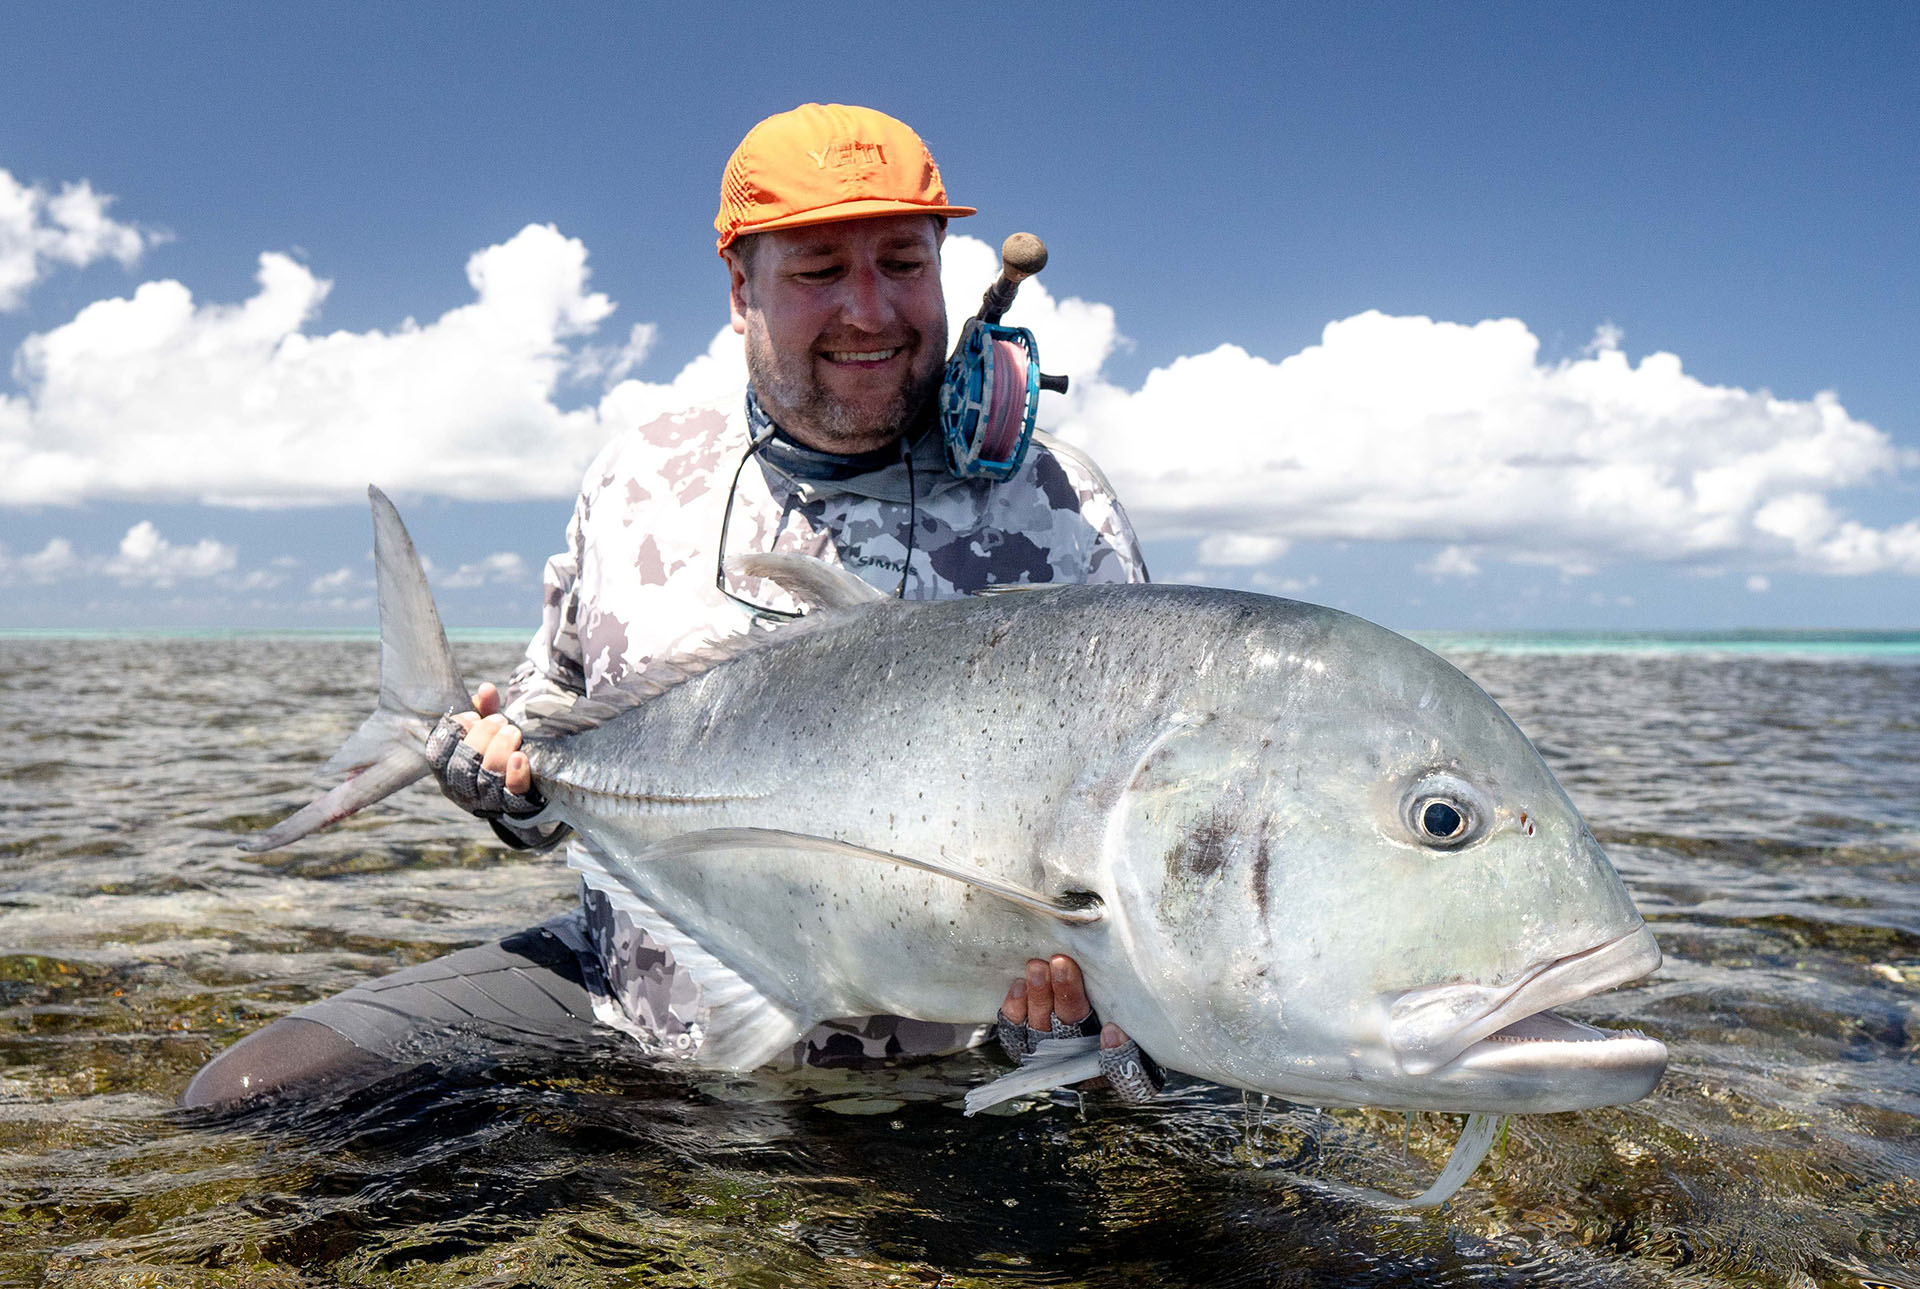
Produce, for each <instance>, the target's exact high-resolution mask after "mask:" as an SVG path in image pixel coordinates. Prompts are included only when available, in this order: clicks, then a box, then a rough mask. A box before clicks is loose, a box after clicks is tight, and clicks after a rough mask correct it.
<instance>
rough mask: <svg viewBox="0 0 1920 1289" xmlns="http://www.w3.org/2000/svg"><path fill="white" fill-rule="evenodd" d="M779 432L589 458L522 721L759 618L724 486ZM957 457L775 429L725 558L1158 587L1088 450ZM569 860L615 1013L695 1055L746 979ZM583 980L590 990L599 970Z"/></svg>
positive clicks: (958, 588) (670, 420) (889, 1042)
mask: <svg viewBox="0 0 1920 1289" xmlns="http://www.w3.org/2000/svg"><path fill="white" fill-rule="evenodd" d="M770 435H773V426H772V425H771V423H770V422H768V421H767V420H766V418H765V415H764V413H762V412H761V411H760V409H759V406H758V404H757V403H756V402H755V401H754V400H753V398H752V396H751V395H749V396H748V398H747V400H746V405H745V406H744V407H742V408H739V409H738V410H735V411H733V412H726V411H722V410H720V409H716V408H706V409H699V410H695V411H691V412H687V413H684V414H677V415H673V416H666V417H662V418H661V419H659V420H657V421H654V422H652V423H651V424H648V425H645V426H642V427H640V428H639V429H636V430H633V431H631V432H629V433H626V434H623V435H621V436H619V437H618V438H616V439H614V440H613V441H612V442H611V443H609V444H608V445H607V447H606V448H605V449H604V450H603V451H602V452H601V453H600V455H599V457H598V458H596V459H595V461H594V462H593V464H592V465H591V466H590V467H588V469H587V474H586V479H585V482H584V484H583V485H582V488H581V492H580V497H579V500H578V501H577V502H576V503H575V505H574V512H573V519H572V522H571V523H570V524H569V525H568V528H567V549H566V550H565V551H563V552H561V553H560V554H558V555H555V556H554V557H553V558H552V559H550V560H548V561H547V566H546V575H545V592H546V594H545V602H544V612H543V616H542V622H541V627H540V630H539V632H538V633H537V634H536V635H535V636H534V638H533V642H532V643H531V644H530V645H529V646H528V648H527V657H526V661H525V662H524V663H522V664H521V666H520V668H519V669H518V670H517V671H516V672H515V673H514V676H513V680H512V682H511V683H510V685H509V688H508V696H507V697H508V706H507V714H508V716H509V717H510V718H512V719H513V720H515V721H518V722H522V723H531V722H535V721H537V720H538V719H539V718H541V717H543V716H546V715H549V714H551V713H553V712H555V711H558V710H562V709H564V708H565V707H566V706H568V705H570V704H571V703H572V702H573V700H574V699H575V698H577V697H578V696H580V695H582V694H586V695H592V694H593V693H595V691H597V690H599V689H601V688H603V687H605V686H608V685H611V684H614V683H616V682H618V681H619V680H620V679H621V678H623V677H624V676H626V675H628V674H629V673H630V672H634V671H637V670H640V669H642V668H644V667H645V666H646V665H647V664H648V662H649V661H650V660H652V659H654V658H657V657H671V656H672V655H674V654H676V653H680V652H683V651H686V650H689V649H693V648H696V647H698V646H700V645H703V644H707V643H711V642H713V641H716V640H721V639H724V638H726V637H728V636H732V635H736V634H738V633H740V632H742V631H745V630H748V629H749V628H750V627H751V626H752V624H753V621H754V615H753V614H752V613H751V611H750V610H748V609H746V608H743V607H742V606H741V605H739V604H736V603H734V602H733V601H731V600H729V599H727V597H726V596H724V595H722V594H721V593H720V591H719V590H718V589H717V588H716V587H715V585H714V571H715V567H716V560H717V558H718V539H719V536H720V526H721V518H722V514H723V512H724V511H725V510H726V505H727V499H728V491H729V487H728V485H729V483H730V482H731V481H732V480H733V478H734V472H735V469H736V468H737V467H740V463H741V460H742V457H743V454H744V453H745V452H746V450H747V448H748V446H749V444H750V443H751V442H753V441H755V440H757V439H760V438H765V437H767V436H770ZM941 454H942V446H941V444H940V442H939V436H938V435H937V434H934V433H929V434H926V435H923V436H922V437H921V438H920V439H919V441H918V442H917V444H916V445H915V446H914V448H913V450H912V455H911V461H910V462H909V460H907V459H905V458H904V455H903V453H902V451H901V449H900V447H899V446H897V445H896V446H895V447H891V448H887V449H885V450H883V451H882V452H879V453H874V454H869V455H868V456H865V457H855V458H847V457H833V456H828V455H826V454H823V453H818V452H813V451H811V450H810V449H807V448H805V447H802V446H800V445H799V444H796V443H794V442H792V441H791V440H788V439H786V438H785V437H784V436H783V435H773V437H770V438H768V441H767V443H766V444H765V446H764V447H763V448H762V450H761V451H760V452H757V453H756V454H755V455H754V456H753V457H752V458H750V459H748V460H747V461H746V463H745V465H744V467H742V468H740V470H739V482H738V485H737V487H736V488H735V489H734V490H733V508H732V512H731V516H730V518H729V519H728V527H727V550H726V554H727V555H728V556H733V555H740V554H747V553H751V552H756V551H791V552H796V553H801V554H806V555H811V556H814V557H816V558H819V559H823V560H826V561H828V562H830V563H834V564H838V565H841V566H842V567H845V568H847V569H849V570H851V571H852V572H854V573H855V574H857V575H858V576H859V577H861V578H862V579H863V580H865V581H867V582H868V583H870V584H872V585H873V586H875V587H877V588H879V589H881V590H883V591H885V592H887V593H888V594H893V593H894V592H895V591H896V590H900V589H901V588H902V587H903V585H904V594H905V596H906V598H908V599H939V598H947V597H952V596H958V595H965V594H968V593H970V592H974V591H978V590H980V589H981V588H983V587H988V586H996V585H1008V584H1017V583H1036V582H1038V583H1045V582H1143V581H1145V580H1146V578H1147V571H1146V566H1145V564H1144V563H1143V561H1142V559H1141V556H1140V550H1139V546H1138V544H1137V543H1136V542H1135V540H1134V536H1133V530H1132V527H1131V525H1129V523H1128V522H1127V517H1126V512H1125V511H1123V510H1122V509H1121V507H1120V503H1119V501H1118V500H1117V499H1116V498H1115V497H1114V495H1113V493H1112V490H1111V488H1110V487H1109V486H1108V484H1107V482H1106V480H1105V478H1104V477H1103V476H1102V475H1101V473H1100V471H1099V469H1098V467H1096V466H1095V465H1094V464H1093V463H1092V462H1091V461H1089V460H1088V459H1086V458H1085V457H1084V456H1082V455H1080V454H1079V453H1078V452H1076V451H1075V450H1073V449H1071V448H1068V447H1066V446H1065V445H1062V444H1058V443H1053V442H1050V441H1048V440H1046V439H1045V437H1044V436H1040V435H1036V436H1035V442H1034V445H1033V447H1032V449H1031V450H1030V451H1029V452H1028V453H1027V457H1026V460H1025V461H1024V462H1023V463H1022V465H1021V467H1020V470H1019V472H1018V473H1017V474H1015V475H1014V477H1013V478H1011V479H1009V480H1007V481H1006V482H1004V483H991V482H988V481H986V480H978V479H967V480H963V479H957V478H955V477H954V476H953V475H951V474H949V473H948V472H947V470H946V467H945V464H944V462H943V460H942V455H941ZM910 486H911V489H912V491H911V494H910V493H909V487H910ZM910 495H911V497H912V501H911V502H910V501H909V496H910ZM903 576H904V583H903ZM727 585H728V589H729V590H731V591H732V592H733V593H734V594H736V595H738V596H740V597H742V598H743V599H746V600H749V601H751V602H753V603H754V604H757V605H760V606H763V607H766V608H770V609H778V610H786V611H797V610H799V609H800V608H802V607H803V606H801V605H799V604H797V603H795V602H794V601H793V600H792V599H791V598H790V597H789V596H788V595H787V594H786V592H784V591H783V590H781V589H780V588H778V587H776V586H774V585H773V584H771V583H768V582H764V581H762V580H760V579H752V578H740V577H736V576H734V575H732V574H729V578H728V584H727ZM574 846H575V847H576V848H577V847H578V846H579V843H578V842H577V841H576V842H575V843H574ZM571 854H572V858H571V860H570V863H571V865H572V866H573V867H575V868H576V869H579V870H581V872H582V874H583V885H582V897H583V901H582V902H583V912H584V916H583V918H582V919H581V920H580V922H579V923H578V924H577V925H578V928H579V929H578V932H577V934H576V935H575V936H571V937H569V938H574V939H577V940H579V941H581V942H582V946H583V948H584V950H585V951H586V952H587V953H589V954H590V955H591V956H592V957H593V958H595V959H597V965H598V967H599V972H598V974H599V975H600V976H602V977H603V980H601V981H599V982H594V983H596V987H597V986H598V985H602V984H603V985H604V987H605V989H604V993H603V995H602V997H601V999H600V1002H601V1006H600V1007H599V1008H598V1012H599V1015H600V1019H601V1020H603V1021H604V1022H606V1023H609V1024H611V1025H613V1026H615V1027H616V1028H619V1029H621V1030H624V1031H626V1032H627V1033H629V1034H632V1035H633V1036H634V1037H635V1038H637V1039H639V1040H640V1041H641V1042H643V1043H644V1044H646V1045H647V1046H648V1047H649V1048H651V1049H653V1050H656V1051H659V1052H662V1053H666V1054H673V1055H681V1056H688V1057H693V1056H697V1055H698V1053H699V1049H700V1047H701V1044H702V1042H703V1041H704V1038H705V1025H706V1012H707V1009H706V1008H705V1007H704V1006H703V1005H702V996H703V992H704V991H705V990H708V989H712V988H716V987H728V986H729V985H730V983H731V982H717V981H715V980H713V979H712V978H711V973H712V971H713V970H714V964H711V963H705V964H702V966H701V970H700V972H698V973H696V972H692V971H689V970H686V969H684V968H683V967H682V966H681V965H680V964H679V963H677V962H676V960H675V956H674V954H673V952H672V951H671V949H669V948H668V947H666V946H665V945H663V944H662V943H661V939H663V938H664V934H665V933H664V931H663V930H662V928H661V923H662V920H661V919H660V918H658V916H657V915H655V914H654V913H653V911H652V910H651V909H649V908H647V907H646V906H645V905H644V904H643V903H642V902H641V901H640V900H639V899H638V898H637V897H636V896H635V895H634V894H633V893H632V892H631V891H629V890H626V889H625V888H624V887H621V886H619V885H617V884H614V883H611V882H610V881H608V880H607V879H606V878H605V875H604V874H603V873H601V872H600V871H599V865H598V864H596V863H594V862H592V860H591V859H590V858H586V857H584V856H583V855H581V854H580V853H579V852H578V850H577V849H576V850H574V851H572V852H571ZM587 974H588V976H589V979H590V981H591V978H592V977H593V976H594V975H595V973H594V972H592V971H589V972H588V973H587ZM936 1030H937V1031H939V1032H938V1033H935V1032H934V1031H936ZM973 1038H974V1036H973V1034H972V1033H971V1031H957V1030H956V1029H955V1027H951V1026H933V1025H927V1024H923V1023H920V1022H912V1021H903V1020H899V1019H897V1018H892V1017H870V1018H865V1019H861V1020H856V1021H849V1022H837V1023H835V1024H832V1025H829V1026H823V1027H821V1029H818V1030H816V1031H815V1032H814V1033H813V1034H810V1035H809V1036H808V1037H807V1038H806V1039H805V1040H803V1041H802V1043H801V1044H800V1045H799V1047H797V1048H796V1049H795V1056H796V1058H798V1059H801V1060H805V1061H808V1062H809V1063H811V1064H816V1065H819V1064H840V1063H845V1062H849V1061H860V1060H865V1059H870V1058H875V1057H881V1058H884V1057H891V1056H896V1055H900V1054H903V1053H909V1054H910V1053H915V1052H930V1051H938V1050H954V1049H957V1048H959V1047H964V1046H967V1045H968V1043H969V1042H970V1041H972V1040H973Z"/></svg>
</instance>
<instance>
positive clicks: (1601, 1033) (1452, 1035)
mask: <svg viewBox="0 0 1920 1289" xmlns="http://www.w3.org/2000/svg"><path fill="white" fill-rule="evenodd" d="M1659 965H1660V947H1659V945H1657V944H1656V943H1654V939H1653V933H1652V932H1651V931H1649V930H1647V928H1646V925H1645V924H1644V923H1642V924H1641V925H1639V926H1637V927H1635V928H1634V929H1633V930H1632V931H1629V932H1628V933H1627V934H1625V935H1622V936H1619V937H1617V938H1616V939H1612V940H1608V941H1606V942H1605V943H1603V944H1598V945H1595V946H1594V947H1593V948H1590V949H1585V950H1582V951H1581V952H1579V953H1572V954H1568V955H1567V956H1565V957H1562V958H1555V959H1554V960H1553V961H1551V962H1546V963H1542V964H1540V965H1538V966H1536V967H1533V968H1530V969H1529V970H1527V971H1526V972H1524V973H1522V974H1521V975H1520V977H1519V978H1517V979H1515V980H1513V981H1509V982H1507V983H1506V984H1503V985H1500V986H1494V987H1488V986H1479V985H1460V984H1456V985H1434V986H1429V987H1427V988H1423V989H1414V990H1409V991H1408V992H1407V993H1405V994H1403V995H1401V996H1400V997H1399V998H1398V999H1396V1000H1395V1001H1394V1003H1393V1007H1392V1011H1391V1019H1390V1021H1389V1024H1388V1038H1389V1041H1390V1042H1391V1044H1392V1045H1393V1048H1394V1053H1395V1055H1396V1057H1397V1058H1398V1059H1399V1063H1400V1066H1401V1068H1402V1069H1403V1070H1404V1071H1406V1072H1407V1073H1408V1074H1412V1075H1415V1076H1430V1078H1429V1079H1428V1080H1427V1081H1428V1082H1430V1084H1431V1085H1432V1088H1433V1091H1434V1092H1435V1093H1437V1094H1440V1095H1442V1096H1445V1097H1446V1098H1447V1099H1448V1101H1449V1104H1453V1103H1461V1104H1465V1102H1464V1101H1463V1100H1462V1098H1463V1097H1464V1098H1466V1099H1467V1100H1470V1101H1474V1102H1479V1101H1482V1100H1483V1099H1485V1100H1486V1104H1487V1108H1514V1109H1519V1108H1521V1106H1520V1105H1519V1104H1518V1103H1520V1102H1524V1103H1525V1108H1526V1109H1529V1110H1538V1111H1541V1112H1548V1111H1558V1110H1577V1109H1588V1108H1591V1107H1593V1106H1600V1105H1621V1104H1624V1103H1626V1102H1628V1101H1637V1100H1639V1099H1640V1098H1641V1097H1643V1096H1645V1095H1646V1094H1647V1093H1648V1092H1650V1091H1652V1090H1653V1085H1654V1084H1655V1083H1657V1082H1659V1080H1660V1075H1661V1074H1662V1072H1664V1071H1665V1069H1666V1064H1667V1049H1666V1046H1665V1045H1664V1044H1662V1043H1660V1042H1659V1041H1658V1040H1657V1039H1652V1038H1648V1037H1647V1036H1646V1035H1644V1034H1641V1033H1638V1032H1635V1031H1625V1032H1613V1031H1608V1030H1603V1029H1596V1028H1595V1027H1593V1026H1592V1025H1587V1024H1584V1023H1582V1022H1580V1021H1576V1020H1570V1019H1568V1018H1566V1017H1564V1016H1560V1015H1557V1014H1556V1013H1554V1012H1553V1011H1552V1010H1550V1009H1551V1008H1553V1007H1556V1006H1560V1005H1562V1004H1565V1003H1570V1002H1577V1001H1579V1000H1580V999H1583V998H1590V997H1592V996H1593V995H1595V994H1598V993H1601V992H1603V991H1605V990H1608V989H1612V988H1614V987H1616V986H1618V985H1623V984H1627V983H1629V982H1630V981H1634V980H1638V979H1640V978H1641V977H1643V976H1646V975H1648V974H1649V973H1650V972H1652V971H1653V970H1654V969H1655V968H1657V967H1659ZM1495 1102H1498V1103H1499V1104H1497V1105H1496V1104H1494V1103H1495Z"/></svg>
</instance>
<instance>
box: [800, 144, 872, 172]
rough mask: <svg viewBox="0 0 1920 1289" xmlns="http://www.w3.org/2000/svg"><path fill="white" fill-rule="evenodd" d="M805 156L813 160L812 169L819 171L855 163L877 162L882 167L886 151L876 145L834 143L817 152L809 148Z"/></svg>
mask: <svg viewBox="0 0 1920 1289" xmlns="http://www.w3.org/2000/svg"><path fill="white" fill-rule="evenodd" d="M807 155H808V156H810V157H812V158H813V164H814V167H815V168H816V169H820V170H825V169H826V168H827V167H828V166H850V165H852V164H853V163H854V162H856V161H869V162H878V163H879V164H880V165H883V166H884V165H886V164H887V150H886V148H884V147H882V146H881V145H880V144H878V143H836V144H834V145H833V146H832V147H830V148H821V149H819V150H818V151H815V150H813V149H811V148H810V149H808V150H807Z"/></svg>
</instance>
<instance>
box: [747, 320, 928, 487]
mask: <svg viewBox="0 0 1920 1289" xmlns="http://www.w3.org/2000/svg"><path fill="white" fill-rule="evenodd" d="M928 339H929V337H927V336H925V335H921V336H919V337H917V338H916V341H917V343H916V344H915V346H914V347H913V353H914V360H915V362H916V364H925V369H924V370H912V369H910V370H909V371H908V372H907V374H906V377H905V379H903V380H902V381H901V382H900V388H899V389H897V390H895V391H894V393H893V397H892V398H890V399H888V400H887V402H886V404H885V406H883V407H881V408H880V409H878V410H877V411H867V410H864V409H860V408H855V407H849V406H848V405H847V404H845V403H843V402H841V401H840V400H839V399H838V398H836V397H835V396H834V395H833V394H831V393H829V392H828V391H827V389H826V388H825V387H824V386H823V385H821V383H820V382H819V381H818V380H817V379H815V374H814V373H815V368H814V361H815V359H814V356H813V354H812V353H810V352H809V353H807V354H803V355H800V356H799V360H798V361H797V362H796V363H794V364H793V370H792V371H782V370H781V364H780V361H779V359H778V358H776V357H775V355H774V352H773V346H772V345H771V344H770V343H769V342H768V340H767V336H766V332H765V331H763V330H761V329H760V328H758V327H748V328H747V379H748V380H750V381H752V382H753V390H754V393H755V395H757V396H758V397H759V399H760V405H761V406H762V407H764V408H765V409H766V411H767V415H769V416H771V417H772V418H773V419H774V422H775V423H776V424H778V425H779V426H780V428H781V429H783V430H785V431H786V432H787V433H788V434H791V435H794V436H795V437H796V438H800V439H802V440H803V441H807V440H812V441H813V445H814V446H817V447H821V448H823V449H824V450H826V451H831V452H840V453H845V454H849V455H851V454H853V453H857V452H868V451H873V450H874V449H876V448H880V447H884V446H886V445H887V444H888V443H891V442H893V441H894V440H896V439H898V438H900V436H901V435H903V434H905V433H907V432H908V431H909V430H911V429H912V428H913V427H914V426H915V425H916V424H917V423H918V422H919V420H920V418H921V417H922V416H923V415H925V414H926V412H927V410H928V408H930V407H931V406H932V404H933V400H934V397H935V395H936V394H937V393H938V392H939V389H940V379H941V376H942V373H943V372H944V370H945V365H944V363H942V362H941V360H940V354H941V353H942V351H944V350H945V348H946V343H945V341H946V337H945V336H944V335H942V336H938V337H932V339H933V340H934V342H935V343H933V344H931V345H929V344H928V343H927V341H928ZM927 355H932V357H931V359H930V360H929V358H928V357H927Z"/></svg>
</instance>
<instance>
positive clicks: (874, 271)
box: [840, 264, 899, 332]
mask: <svg viewBox="0 0 1920 1289" xmlns="http://www.w3.org/2000/svg"><path fill="white" fill-rule="evenodd" d="M841 285H842V286H844V287H845V288H846V290H845V293H844V294H843V295H842V297H841V302H840V318H841V321H843V322H845V323H846V324H847V325H848V326H850V327H853V328H856V329H857V330H860V331H873V332H880V331H885V330H886V329H887V328H888V327H890V326H892V325H893V322H894V319H895V318H897V317H898V316H899V311H898V310H897V309H895V308H894V304H893V294H892V291H891V290H890V288H891V285H892V284H891V283H890V282H889V281H888V280H887V278H886V275H885V274H883V273H881V272H880V270H879V267H878V266H876V265H871V264H869V265H865V266H863V267H860V268H856V269H854V270H853V271H852V272H850V273H848V274H847V275H846V277H844V278H842V279H841Z"/></svg>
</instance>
